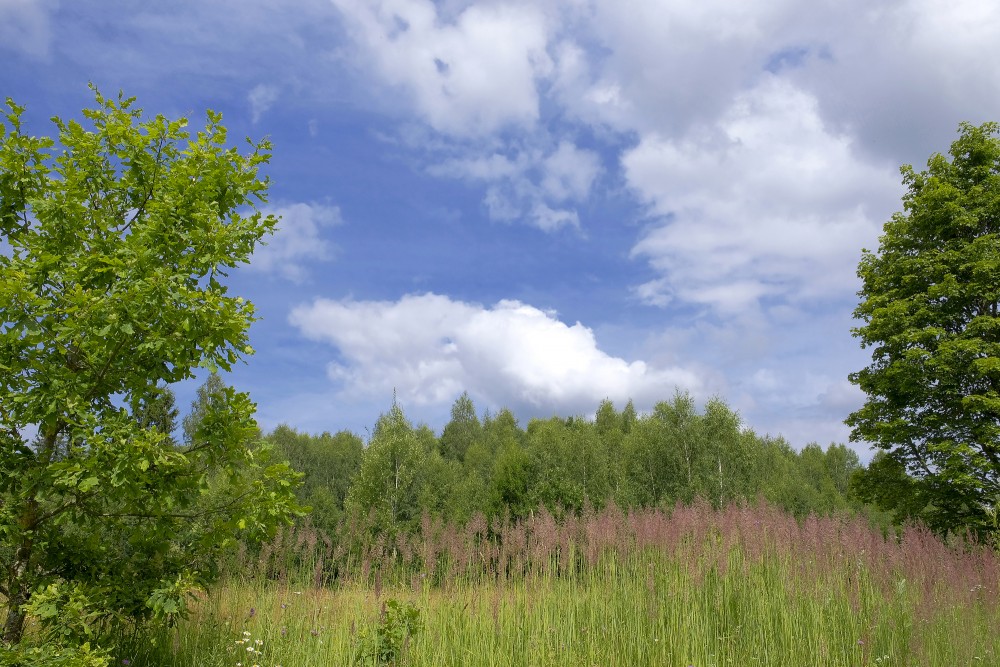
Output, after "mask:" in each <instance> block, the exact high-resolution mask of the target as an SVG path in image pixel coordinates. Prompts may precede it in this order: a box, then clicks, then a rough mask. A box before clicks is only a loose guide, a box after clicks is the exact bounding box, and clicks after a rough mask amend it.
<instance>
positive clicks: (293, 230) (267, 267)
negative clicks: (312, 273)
mask: <svg viewBox="0 0 1000 667" xmlns="http://www.w3.org/2000/svg"><path fill="white" fill-rule="evenodd" d="M264 213H265V214H273V215H275V216H278V217H279V218H281V220H280V222H279V223H278V229H277V231H276V232H275V233H274V235H273V236H271V237H270V238H268V239H266V240H265V243H266V245H261V246H258V247H257V250H256V251H255V252H254V254H253V260H252V261H251V263H250V269H251V270H253V271H259V272H261V273H272V274H276V275H279V276H281V277H283V278H285V279H286V280H290V281H292V282H297V283H298V282H303V281H304V280H305V279H306V277H307V275H308V274H307V269H306V266H305V264H307V263H308V262H316V261H322V260H326V259H330V257H331V256H332V254H333V248H334V246H333V244H332V243H331V242H330V241H329V239H328V238H326V233H327V230H329V229H330V228H331V227H334V226H336V225H339V224H340V223H341V222H342V221H343V220H342V218H341V215H340V209H339V208H338V207H336V206H327V205H324V204H303V203H297V204H289V205H287V206H279V207H277V208H269V209H265V210H264Z"/></svg>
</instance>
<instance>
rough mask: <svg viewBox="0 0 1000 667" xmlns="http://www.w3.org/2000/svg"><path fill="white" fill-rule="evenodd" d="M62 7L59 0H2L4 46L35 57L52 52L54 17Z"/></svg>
mask: <svg viewBox="0 0 1000 667" xmlns="http://www.w3.org/2000/svg"><path fill="white" fill-rule="evenodd" d="M58 6H59V3H58V2H57V1H56V0H0V49H2V48H4V47H6V48H8V49H11V50H13V51H19V52H21V53H24V54H27V55H29V56H33V57H44V56H46V55H48V52H49V48H50V46H51V41H52V34H51V27H50V24H49V21H50V16H51V14H52V13H53V12H55V10H56V8H57V7H58Z"/></svg>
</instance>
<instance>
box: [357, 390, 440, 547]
mask: <svg viewBox="0 0 1000 667" xmlns="http://www.w3.org/2000/svg"><path fill="white" fill-rule="evenodd" d="M424 453H425V449H424V447H422V446H421V442H420V440H419V439H418V437H417V433H416V432H415V431H414V429H413V426H412V425H411V424H410V422H409V421H407V419H406V415H404V414H403V410H402V409H401V408H400V407H399V405H398V404H396V403H393V405H392V408H391V409H390V410H389V412H388V413H387V414H384V415H382V416H381V417H379V419H378V422H377V423H376V424H375V430H374V432H373V433H372V439H371V441H370V442H369V443H368V447H367V448H365V451H364V454H363V455H362V457H361V468H360V470H358V473H357V475H356V476H355V477H354V481H353V482H352V483H351V488H350V490H349V491H348V492H347V501H346V505H347V510H348V511H349V512H352V513H354V514H355V515H358V516H360V517H367V516H369V514H371V515H372V518H373V519H374V522H375V523H374V525H373V526H372V528H373V529H374V530H375V531H377V532H381V533H385V534H387V535H389V536H390V537H395V535H396V534H397V533H399V532H401V531H405V530H407V529H408V528H410V527H412V526H415V525H416V522H417V520H418V519H419V517H420V507H419V498H420V492H421V486H422V482H423V479H422V476H423V472H424V471H423V465H422V463H423V456H424Z"/></svg>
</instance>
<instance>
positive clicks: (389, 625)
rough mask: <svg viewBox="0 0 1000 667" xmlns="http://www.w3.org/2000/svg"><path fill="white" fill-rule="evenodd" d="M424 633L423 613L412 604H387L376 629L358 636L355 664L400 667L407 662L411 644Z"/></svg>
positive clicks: (387, 601) (391, 601)
mask: <svg viewBox="0 0 1000 667" xmlns="http://www.w3.org/2000/svg"><path fill="white" fill-rule="evenodd" d="M421 629H423V620H422V619H421V618H420V609H419V608H417V606H416V605H414V604H413V603H411V602H400V601H399V600H394V599H390V600H386V602H385V605H384V606H383V608H382V613H381V614H380V618H379V621H378V623H377V624H375V626H374V627H367V628H362V629H361V631H360V632H359V633H358V649H357V653H355V656H354V664H363V665H397V664H399V661H400V660H402V659H403V656H404V654H405V653H406V649H407V648H408V647H409V645H410V640H411V639H412V638H413V637H414V636H415V635H417V634H418V633H419V632H420V630H421Z"/></svg>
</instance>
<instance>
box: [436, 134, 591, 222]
mask: <svg viewBox="0 0 1000 667" xmlns="http://www.w3.org/2000/svg"><path fill="white" fill-rule="evenodd" d="M469 153H471V154H465V155H462V156H460V157H453V158H448V159H444V160H441V161H440V162H437V163H435V164H433V165H431V166H430V167H429V168H428V171H429V172H430V173H431V174H434V175H436V176H446V177H451V178H458V179H462V180H466V181H472V182H483V183H486V184H487V186H488V187H487V190H486V194H485V196H484V198H483V203H484V204H485V205H486V209H487V212H488V213H489V216H490V218H491V219H492V220H500V221H504V222H512V221H523V222H527V223H529V224H532V225H534V226H536V227H538V228H539V229H542V230H544V231H548V232H551V231H555V230H557V229H560V228H563V227H572V228H579V227H580V218H579V215H578V214H577V212H576V211H575V210H574V209H573V208H572V204H575V203H579V202H583V201H586V200H587V199H588V198H589V197H590V193H591V189H592V188H593V185H594V181H595V180H596V179H597V176H598V175H599V174H600V172H601V164H600V157H599V156H598V155H597V153H595V152H594V151H590V150H587V149H582V148H579V147H577V146H576V145H575V144H573V143H572V142H570V141H568V140H565V139H564V140H562V141H560V142H559V143H558V144H557V145H556V146H555V147H554V148H550V149H549V150H548V151H545V150H542V149H541V148H540V147H536V148H531V149H522V150H512V151H510V153H511V155H507V154H503V153H499V152H492V153H488V154H476V153H475V149H472V150H471V151H469Z"/></svg>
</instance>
